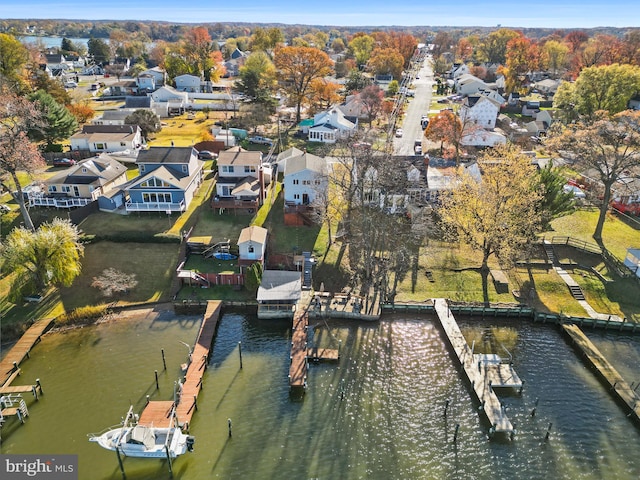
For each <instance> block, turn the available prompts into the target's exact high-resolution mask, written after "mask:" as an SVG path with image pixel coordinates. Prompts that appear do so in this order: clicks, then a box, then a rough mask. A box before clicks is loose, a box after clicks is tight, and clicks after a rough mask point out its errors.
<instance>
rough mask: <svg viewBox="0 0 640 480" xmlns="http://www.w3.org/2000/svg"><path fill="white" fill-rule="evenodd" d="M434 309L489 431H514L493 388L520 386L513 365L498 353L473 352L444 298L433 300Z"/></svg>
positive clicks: (510, 432) (511, 432)
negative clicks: (505, 361) (488, 424)
mask: <svg viewBox="0 0 640 480" xmlns="http://www.w3.org/2000/svg"><path fill="white" fill-rule="evenodd" d="M433 302H434V307H435V311H436V313H437V315H438V318H439V320H440V324H441V325H442V329H443V331H444V333H445V335H446V337H447V339H448V340H449V343H450V345H451V348H452V349H453V352H454V353H455V355H456V357H457V358H458V360H459V361H460V365H461V366H462V370H463V371H464V373H465V375H466V376H467V379H468V380H469V383H470V384H471V388H472V390H473V392H474V394H475V396H476V398H477V400H478V401H479V402H480V406H481V408H482V410H483V411H484V413H485V416H486V417H487V420H489V423H490V424H491V428H490V431H489V432H490V433H491V434H493V433H508V434H513V433H514V430H515V428H514V426H513V425H512V424H511V421H510V420H509V418H508V417H507V415H506V413H505V411H504V408H503V406H502V403H501V402H500V399H499V398H498V396H497V395H496V393H495V392H494V388H522V381H521V380H520V378H519V377H518V375H517V373H516V372H515V370H514V369H513V367H512V366H511V365H509V364H504V363H502V362H501V359H500V357H499V356H497V355H480V354H474V353H473V351H472V349H471V348H470V347H469V345H468V344H467V341H466V340H465V338H464V336H463V335H462V332H461V331H460V328H459V327H458V324H457V322H456V320H455V318H454V316H453V314H452V313H451V310H450V309H449V305H448V304H447V301H446V300H445V299H443V298H436V299H434V300H433Z"/></svg>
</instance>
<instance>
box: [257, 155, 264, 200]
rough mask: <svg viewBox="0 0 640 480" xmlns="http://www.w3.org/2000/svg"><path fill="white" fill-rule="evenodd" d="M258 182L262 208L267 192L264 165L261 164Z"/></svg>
mask: <svg viewBox="0 0 640 480" xmlns="http://www.w3.org/2000/svg"><path fill="white" fill-rule="evenodd" d="M258 181H259V182H260V202H259V203H258V205H259V206H262V202H263V201H264V197H265V192H264V170H263V169H262V164H260V169H259V170H258Z"/></svg>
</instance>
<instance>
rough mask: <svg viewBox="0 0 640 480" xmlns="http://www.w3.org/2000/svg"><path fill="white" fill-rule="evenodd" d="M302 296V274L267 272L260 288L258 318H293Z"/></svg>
mask: <svg viewBox="0 0 640 480" xmlns="http://www.w3.org/2000/svg"><path fill="white" fill-rule="evenodd" d="M301 296H302V274H301V272H296V271H287V270H265V271H264V272H262V280H261V282H260V287H258V294H257V296H256V298H257V300H258V318H282V317H283V315H287V314H288V315H290V316H291V317H293V312H294V310H295V305H296V303H297V302H298V301H299V300H300V297H301Z"/></svg>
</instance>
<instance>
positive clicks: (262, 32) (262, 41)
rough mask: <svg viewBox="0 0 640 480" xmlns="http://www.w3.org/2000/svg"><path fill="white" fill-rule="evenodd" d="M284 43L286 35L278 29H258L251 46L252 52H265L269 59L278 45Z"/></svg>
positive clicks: (250, 42)
mask: <svg viewBox="0 0 640 480" xmlns="http://www.w3.org/2000/svg"><path fill="white" fill-rule="evenodd" d="M283 43H284V34H283V33H282V30H280V29H279V28H277V27H272V28H261V27H258V28H256V29H255V30H254V31H253V34H252V35H251V39H250V41H249V45H250V48H251V51H252V52H258V51H261V52H264V53H266V54H267V55H268V56H269V57H272V56H273V52H274V50H275V49H276V47H277V46H278V45H281V44H283Z"/></svg>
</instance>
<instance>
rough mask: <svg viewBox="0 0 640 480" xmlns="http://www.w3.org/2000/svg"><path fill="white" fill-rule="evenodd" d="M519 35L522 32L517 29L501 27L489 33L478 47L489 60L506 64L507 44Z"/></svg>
mask: <svg viewBox="0 0 640 480" xmlns="http://www.w3.org/2000/svg"><path fill="white" fill-rule="evenodd" d="M519 36H520V34H519V33H518V32H516V31H515V30H511V29H508V28H501V29H499V30H496V31H493V32H491V33H490V34H489V35H487V37H486V38H484V39H483V40H482V41H481V43H480V45H479V47H478V49H479V50H480V52H481V54H482V56H483V57H484V58H486V61H487V62H489V63H499V64H504V63H506V61H507V44H508V43H509V41H510V40H512V39H514V38H517V37H519Z"/></svg>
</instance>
